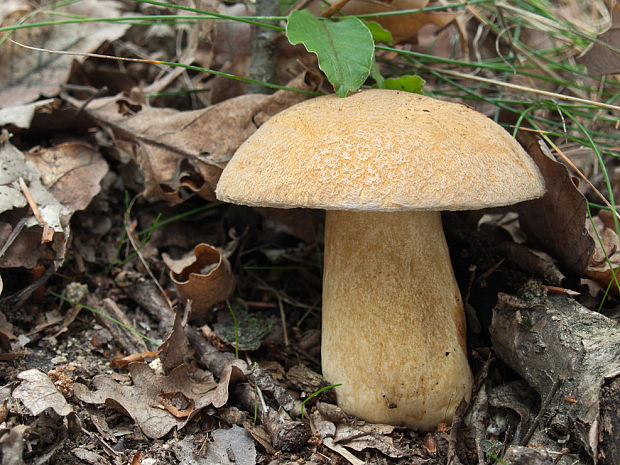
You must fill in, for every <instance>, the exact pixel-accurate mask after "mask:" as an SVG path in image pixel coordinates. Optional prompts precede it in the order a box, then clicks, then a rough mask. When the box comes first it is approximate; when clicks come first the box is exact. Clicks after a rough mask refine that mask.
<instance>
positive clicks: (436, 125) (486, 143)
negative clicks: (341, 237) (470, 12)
mask: <svg viewBox="0 0 620 465" xmlns="http://www.w3.org/2000/svg"><path fill="white" fill-rule="evenodd" d="M544 191H545V187H544V181H543V179H542V176H541V174H540V172H539V170H538V168H537V167H536V165H535V164H534V162H533V161H532V159H531V158H530V157H529V155H528V154H527V153H526V152H525V150H523V148H522V147H521V146H520V145H519V143H518V142H517V141H516V140H514V139H513V138H512V137H511V135H510V134H509V133H508V132H506V130H504V129H503V128H502V127H501V126H499V125H498V124H496V123H495V122H494V121H492V120H491V119H489V118H487V117H486V116H484V115H482V114H481V113H478V112H476V111H474V110H472V109H470V108H468V107H466V106H464V105H460V104H455V103H449V102H444V101H440V100H436V99H433V98H430V97H425V96H422V95H418V94H412V93H408V92H400V91H393V90H385V89H374V90H366V91H362V92H358V93H356V94H353V95H351V96H349V97H346V98H338V97H336V96H335V95H329V96H325V97H318V98H314V99H311V100H306V101H304V102H301V103H298V104H297V105H294V106H292V107H290V108H288V109H286V110H284V111H282V112H281V113H278V114H277V115H275V116H274V117H273V118H271V119H270V120H269V121H267V122H266V123H265V124H263V125H262V126H261V127H260V128H259V129H258V130H257V131H256V132H255V133H254V134H253V135H252V136H250V137H249V138H248V139H247V140H246V141H245V142H244V143H243V144H242V145H241V146H240V147H239V149H238V150H237V152H236V153H235V155H234V156H233V158H232V159H231V160H230V162H229V163H228V165H227V166H226V168H225V169H224V172H223V173H222V176H221V178H220V180H219V183H218V185H217V190H216V194H217V198H218V199H220V200H223V201H226V202H231V203H238V204H244V205H251V206H264V207H276V208H289V207H308V208H322V209H327V210H359V211H366V210H368V211H402V210H474V209H480V208H486V207H493V206H501V205H510V204H514V203H518V202H521V201H524V200H530V199H533V198H537V197H540V196H542V195H543V194H544Z"/></svg>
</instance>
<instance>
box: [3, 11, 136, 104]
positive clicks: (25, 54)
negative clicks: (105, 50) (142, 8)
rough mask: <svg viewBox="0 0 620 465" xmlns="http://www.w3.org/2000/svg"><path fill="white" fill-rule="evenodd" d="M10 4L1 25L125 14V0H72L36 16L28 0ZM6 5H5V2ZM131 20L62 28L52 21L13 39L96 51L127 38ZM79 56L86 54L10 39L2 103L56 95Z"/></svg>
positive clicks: (6, 46) (6, 45) (20, 32)
mask: <svg viewBox="0 0 620 465" xmlns="http://www.w3.org/2000/svg"><path fill="white" fill-rule="evenodd" d="M3 3H8V5H6V8H0V26H12V25H14V24H16V23H17V22H18V20H20V19H22V18H29V19H28V20H27V21H26V23H31V22H34V21H42V22H43V21H46V20H52V21H53V20H55V19H57V16H56V15H55V14H61V15H79V16H82V17H119V16H120V9H121V6H122V4H121V2H118V1H113V0H83V1H80V2H71V3H70V4H64V5H61V6H57V7H54V6H53V5H47V8H49V9H55V11H54V13H55V14H53V13H47V12H44V11H39V12H37V14H36V15H34V16H32V15H29V13H32V12H33V8H34V7H33V6H32V5H31V4H30V3H28V2H25V1H23V2H21V1H15V2H3ZM2 6H3V7H4V6H5V5H2ZM129 27H130V26H129V24H122V23H120V22H116V23H114V22H100V23H97V22H82V23H77V22H76V23H74V24H64V25H63V26H62V27H54V26H51V25H48V26H40V27H37V28H27V29H22V30H16V31H12V35H11V39H12V40H15V41H17V42H22V43H25V44H27V45H36V46H39V47H42V48H45V49H48V50H58V51H63V52H72V53H77V54H79V53H83V52H92V51H94V50H95V49H97V48H98V47H99V46H100V45H101V44H102V43H104V42H106V41H108V42H111V41H113V40H116V39H118V38H119V37H121V36H122V35H123V34H124V33H125V31H126V30H127V29H129ZM75 60H78V61H82V60H84V58H83V57H79V56H78V57H76V56H70V55H58V54H51V53H48V52H40V51H34V50H28V49H25V48H22V47H20V46H19V45H17V44H15V43H11V42H9V41H7V42H5V43H3V44H2V53H0V106H2V107H8V106H12V105H18V104H23V103H28V102H32V101H34V100H37V98H38V97H39V96H40V95H43V96H46V97H50V96H53V95H56V94H58V93H59V92H60V86H61V84H63V83H65V82H67V79H68V77H69V74H70V72H71V67H72V64H73V62H74V61H75Z"/></svg>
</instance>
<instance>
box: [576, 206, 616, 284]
mask: <svg viewBox="0 0 620 465" xmlns="http://www.w3.org/2000/svg"><path fill="white" fill-rule="evenodd" d="M586 221H587V222H586V227H587V229H588V233H589V234H590V236H591V237H592V240H593V242H594V251H593V253H592V256H591V257H590V262H589V264H588V267H587V268H586V270H585V272H586V275H588V276H589V277H590V278H592V279H594V280H595V281H597V282H598V283H599V285H601V286H602V287H603V288H607V286H608V285H609V284H610V283H611V282H612V281H613V280H614V274H615V275H616V276H617V278H618V281H620V276H618V274H617V271H618V269H620V241H619V240H618V236H617V235H616V232H615V231H614V229H613V227H610V226H609V225H608V224H606V222H605V221H603V220H602V219H601V217H600V215H599V216H596V217H594V218H593V222H594V226H592V222H590V220H589V219H587V220H586ZM595 227H596V232H595V231H594V228H595ZM597 233H598V234H597ZM607 258H609V262H608V261H607ZM610 264H611V266H610ZM610 290H611V291H612V292H613V293H614V294H616V295H617V294H620V289H619V288H618V286H617V285H616V284H615V282H614V283H613V284H612V285H611V287H610Z"/></svg>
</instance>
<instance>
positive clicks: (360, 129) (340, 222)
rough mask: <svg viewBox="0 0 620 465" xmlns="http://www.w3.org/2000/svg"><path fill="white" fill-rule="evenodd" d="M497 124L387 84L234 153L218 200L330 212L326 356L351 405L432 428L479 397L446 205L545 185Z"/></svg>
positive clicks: (271, 131)
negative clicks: (447, 234)
mask: <svg viewBox="0 0 620 465" xmlns="http://www.w3.org/2000/svg"><path fill="white" fill-rule="evenodd" d="M544 190H545V188H544V182H543V179H542V176H541V174H540V172H539V171H538V168H537V167H536V165H535V164H534V162H533V161H532V160H531V158H530V157H529V156H528V154H527V153H526V152H525V151H524V150H523V148H522V147H521V146H520V145H519V144H518V143H517V142H516V141H515V140H514V139H513V138H512V137H511V136H510V135H509V134H508V133H507V132H506V131H505V130H504V129H503V128H502V127H501V126H499V125H498V124H496V123H495V122H493V121H492V120H490V119H489V118H487V117H485V116H484V115H482V114H480V113H478V112H476V111H474V110H472V109H470V108H468V107H466V106H464V105H460V104H455V103H448V102H443V101H439V100H436V99H433V98H430V97H425V96H422V95H418V94H411V93H407V92H398V91H391V90H384V89H375V90H366V91H362V92H358V93H356V94H354V95H351V96H349V97H346V98H338V97H336V96H333V95H330V96H324V97H318V98H314V99H311V100H306V101H304V102H302V103H299V104H297V105H294V106H292V107H290V108H288V109H286V110H284V111H282V112H281V113H279V114H277V115H275V116H274V117H273V118H271V119H270V120H269V121H267V122H266V123H265V124H263V125H262V126H261V127H260V128H259V129H258V130H257V131H256V132H255V133H254V134H253V135H252V136H251V137H250V138H249V139H248V140H246V141H245V142H244V143H243V144H242V145H241V147H239V149H238V150H237V152H236V153H235V154H234V156H233V158H232V159H231V160H230V162H229V163H228V165H227V167H226V168H225V169H224V171H223V173H222V175H221V178H220V180H219V183H218V185H217V190H216V195H217V198H218V199H220V200H223V201H227V202H233V203H239V204H245V205H250V206H262V207H278V208H291V207H308V208H319V209H325V210H327V214H326V218H325V258H324V274H323V310H322V342H321V359H322V360H321V363H322V370H323V375H324V377H325V378H326V379H327V380H328V381H329V382H330V383H334V384H339V385H340V386H338V387H337V388H336V394H337V399H338V404H339V405H340V406H341V407H342V408H343V409H344V410H345V411H346V412H348V413H350V414H352V415H356V416H358V417H360V418H362V419H365V420H367V421H371V422H377V423H390V424H398V425H405V426H408V427H411V428H415V429H420V430H429V429H432V428H434V427H435V426H436V425H438V424H439V423H440V422H448V421H450V420H451V419H452V416H453V414H454V411H455V409H456V406H457V405H458V404H459V403H460V401H461V400H462V399H466V400H469V398H470V391H471V386H472V374H471V370H470V368H469V365H468V362H467V350H466V341H465V333H466V327H465V317H464V312H463V303H462V300H461V295H460V292H459V288H458V285H457V283H456V280H455V277H454V272H453V271H452V266H451V263H450V255H449V252H448V247H447V245H446V240H445V238H444V234H443V229H442V224H441V216H440V211H441V210H471V209H482V208H487V207H494V206H501V205H508V204H513V203H517V202H521V201H524V200H529V199H533V198H537V197H540V196H542V195H543V193H544Z"/></svg>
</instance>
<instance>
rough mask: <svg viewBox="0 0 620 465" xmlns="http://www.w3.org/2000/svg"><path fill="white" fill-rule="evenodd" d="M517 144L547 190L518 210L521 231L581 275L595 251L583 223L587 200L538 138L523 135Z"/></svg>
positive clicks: (585, 215)
mask: <svg viewBox="0 0 620 465" xmlns="http://www.w3.org/2000/svg"><path fill="white" fill-rule="evenodd" d="M519 140H520V141H521V143H522V144H523V145H524V146H525V147H526V149H527V151H528V153H529V154H530V155H531V157H532V158H533V159H534V161H535V162H536V164H537V165H538V168H539V169H540V171H541V173H542V175H543V177H544V179H545V183H546V186H547V192H546V193H545V195H544V197H542V198H540V199H537V200H530V201H528V202H523V203H521V204H519V205H518V206H517V210H518V212H519V223H520V224H521V228H522V229H523V231H524V232H525V233H526V234H527V237H528V239H529V240H530V241H531V242H532V243H534V244H535V245H537V246H538V247H539V248H542V249H544V250H547V251H550V252H551V253H552V255H553V256H554V257H555V258H557V259H558V260H559V261H560V262H561V263H562V264H563V265H564V266H565V267H566V268H568V269H570V270H571V271H573V272H575V273H578V274H583V273H584V271H585V269H586V267H587V266H588V264H589V263H590V257H591V255H592V252H593V250H594V241H593V240H592V238H591V237H590V235H589V234H588V232H587V230H586V226H585V223H584V222H585V220H586V218H587V209H586V199H585V198H584V196H583V195H582V194H581V193H580V192H579V190H578V189H577V187H576V186H575V184H574V182H573V179H572V177H571V175H570V174H569V172H568V170H567V169H566V167H565V166H564V165H562V164H561V163H558V162H557V161H555V160H554V159H553V156H552V155H551V154H550V153H549V149H548V148H547V146H546V145H545V144H544V143H543V141H542V140H541V139H539V138H538V136H535V135H533V134H531V133H525V132H524V133H521V134H520V135H519Z"/></svg>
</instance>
